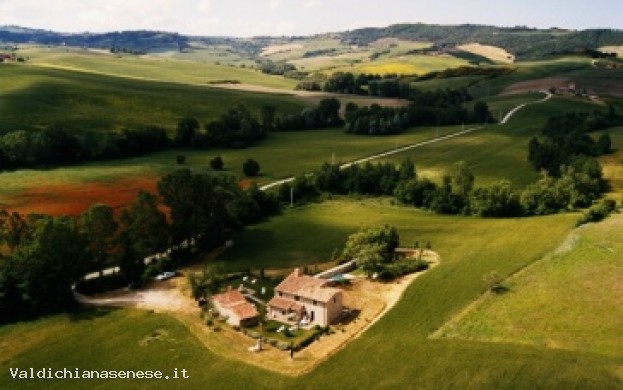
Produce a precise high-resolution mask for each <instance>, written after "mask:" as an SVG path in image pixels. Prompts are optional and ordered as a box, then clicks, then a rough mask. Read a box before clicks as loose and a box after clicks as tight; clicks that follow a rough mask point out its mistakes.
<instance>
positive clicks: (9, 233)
mask: <svg viewBox="0 0 623 390" xmlns="http://www.w3.org/2000/svg"><path fill="white" fill-rule="evenodd" d="M28 231H29V226H28V223H27V221H25V220H24V218H22V216H21V215H20V214H19V213H16V212H13V213H9V212H8V211H6V210H1V211H0V241H4V242H6V244H7V245H8V247H9V249H10V250H11V251H12V250H13V249H15V248H16V247H17V246H18V245H19V244H20V243H21V242H22V241H23V240H24V239H25V238H26V236H27V234H28Z"/></svg>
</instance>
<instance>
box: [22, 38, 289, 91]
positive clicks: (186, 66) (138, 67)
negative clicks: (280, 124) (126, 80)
mask: <svg viewBox="0 0 623 390" xmlns="http://www.w3.org/2000/svg"><path fill="white" fill-rule="evenodd" d="M20 54H21V55H23V56H28V57H29V63H31V64H33V65H38V66H42V67H52V68H65V69H72V70H81V71H85V72H90V73H100V74H104V75H114V76H124V77H132V78H138V79H147V80H156V81H167V82H175V83H183V84H197V85H205V84H207V83H210V82H215V81H222V80H237V81H239V82H241V83H244V84H251V85H258V86H263V87H270V88H279V89H290V90H291V89H293V88H294V86H295V85H296V81H294V80H289V79H286V78H283V77H279V76H269V75H266V74H263V73H262V72H260V71H257V70H253V69H241V68H238V67H232V66H225V65H216V64H214V63H212V64H210V63H205V62H199V61H193V60H179V59H175V58H167V57H166V56H157V55H150V56H131V55H123V56H118V55H114V54H110V53H107V52H105V51H104V52H102V51H97V52H94V51H89V50H82V49H71V48H68V49H60V48H49V49H48V48H41V47H33V48H26V49H22V50H20Z"/></svg>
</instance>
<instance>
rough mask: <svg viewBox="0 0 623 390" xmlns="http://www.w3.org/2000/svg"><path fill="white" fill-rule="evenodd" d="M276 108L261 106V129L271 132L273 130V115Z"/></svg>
mask: <svg viewBox="0 0 623 390" xmlns="http://www.w3.org/2000/svg"><path fill="white" fill-rule="evenodd" d="M276 113H277V108H276V107H275V106H271V105H265V106H262V127H263V128H264V130H266V131H273V130H274V129H275V114H276Z"/></svg>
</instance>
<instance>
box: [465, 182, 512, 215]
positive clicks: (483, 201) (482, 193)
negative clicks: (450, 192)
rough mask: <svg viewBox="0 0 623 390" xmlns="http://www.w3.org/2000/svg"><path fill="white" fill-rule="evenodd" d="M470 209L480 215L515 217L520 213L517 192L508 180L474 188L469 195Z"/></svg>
mask: <svg viewBox="0 0 623 390" xmlns="http://www.w3.org/2000/svg"><path fill="white" fill-rule="evenodd" d="M469 208H470V211H471V213H472V214H476V215H478V216H480V217H517V216H520V215H521V214H522V209H521V204H520V202H519V194H518V193H517V192H516V191H514V190H513V188H512V186H511V183H510V182H509V181H508V180H502V181H500V182H498V183H495V184H493V185H491V186H490V187H486V188H477V189H475V190H474V191H473V192H472V194H471V196H470V207H469Z"/></svg>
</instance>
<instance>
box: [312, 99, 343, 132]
mask: <svg viewBox="0 0 623 390" xmlns="http://www.w3.org/2000/svg"><path fill="white" fill-rule="evenodd" d="M317 110H318V117H319V120H320V123H321V125H322V126H323V127H324V126H336V125H339V124H340V123H341V122H342V119H341V118H340V101H339V100H337V99H336V98H329V99H322V100H321V101H320V103H318V108H317Z"/></svg>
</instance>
